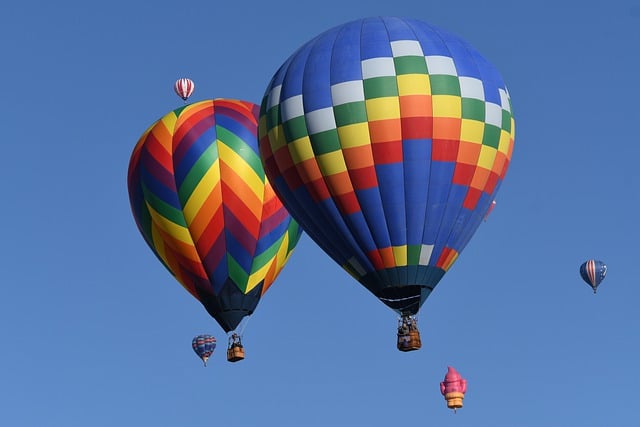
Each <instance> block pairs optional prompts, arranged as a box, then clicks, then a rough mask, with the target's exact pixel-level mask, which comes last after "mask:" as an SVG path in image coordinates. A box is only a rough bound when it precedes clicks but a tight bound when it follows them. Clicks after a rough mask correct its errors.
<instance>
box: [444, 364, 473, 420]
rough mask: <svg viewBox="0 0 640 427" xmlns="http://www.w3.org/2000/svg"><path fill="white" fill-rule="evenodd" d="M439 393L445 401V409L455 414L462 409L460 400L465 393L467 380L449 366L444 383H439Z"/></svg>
mask: <svg viewBox="0 0 640 427" xmlns="http://www.w3.org/2000/svg"><path fill="white" fill-rule="evenodd" d="M440 392H441V393H442V395H443V396H444V398H445V400H446V401H447V407H448V408H451V409H453V412H456V410H457V409H459V408H462V399H464V394H465V393H466V392H467V380H465V379H464V378H462V376H461V375H460V374H459V373H458V371H456V370H455V369H454V368H452V367H451V366H449V367H448V369H447V374H446V375H445V376H444V381H443V382H441V383H440Z"/></svg>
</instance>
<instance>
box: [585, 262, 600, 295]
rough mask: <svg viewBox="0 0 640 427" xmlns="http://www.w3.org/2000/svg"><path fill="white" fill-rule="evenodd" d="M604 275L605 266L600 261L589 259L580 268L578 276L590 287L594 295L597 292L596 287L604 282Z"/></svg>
mask: <svg viewBox="0 0 640 427" xmlns="http://www.w3.org/2000/svg"><path fill="white" fill-rule="evenodd" d="M606 274H607V266H606V265H605V263H604V262H602V261H598V260H595V259H590V260H589V261H586V262H584V263H583V264H582V265H581V266H580V276H582V280H584V281H585V282H587V284H588V285H589V286H591V288H592V289H593V293H594V294H595V293H596V292H597V290H598V286H599V285H600V283H601V282H602V281H603V280H604V276H606Z"/></svg>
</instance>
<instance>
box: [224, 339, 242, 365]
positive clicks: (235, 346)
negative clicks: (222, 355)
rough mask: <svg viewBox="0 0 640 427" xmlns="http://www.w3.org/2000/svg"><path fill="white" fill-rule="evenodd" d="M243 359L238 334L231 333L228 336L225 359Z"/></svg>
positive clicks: (233, 360) (232, 360)
mask: <svg viewBox="0 0 640 427" xmlns="http://www.w3.org/2000/svg"><path fill="white" fill-rule="evenodd" d="M242 359H244V347H243V346H242V341H241V339H240V335H238V334H236V333H233V334H231V336H230V337H229V347H228V348H227V360H228V361H229V362H237V361H239V360H242Z"/></svg>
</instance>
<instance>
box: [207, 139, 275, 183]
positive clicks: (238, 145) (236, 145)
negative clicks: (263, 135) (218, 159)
mask: <svg viewBox="0 0 640 427" xmlns="http://www.w3.org/2000/svg"><path fill="white" fill-rule="evenodd" d="M216 133H217V135H218V140H220V141H221V142H222V143H224V145H226V146H228V147H229V148H231V149H232V150H233V152H234V153H236V154H238V155H239V156H240V157H242V160H244V161H245V162H246V163H247V165H249V167H250V168H251V169H253V171H254V172H255V174H256V175H258V176H259V177H260V179H261V181H262V182H264V179H265V178H264V169H263V168H262V161H261V160H260V157H259V156H258V154H257V153H256V148H252V147H250V146H249V145H248V144H247V143H246V142H245V141H244V140H243V139H242V138H240V137H239V136H238V135H236V134H235V133H233V132H229V131H228V130H227V129H225V128H222V127H220V126H216Z"/></svg>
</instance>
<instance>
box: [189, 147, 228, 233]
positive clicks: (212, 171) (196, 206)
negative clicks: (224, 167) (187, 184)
mask: <svg viewBox="0 0 640 427" xmlns="http://www.w3.org/2000/svg"><path fill="white" fill-rule="evenodd" d="M219 182H220V160H219V159H216V161H215V162H213V164H212V165H211V166H210V167H209V169H207V172H206V173H205V174H204V175H203V176H202V178H201V179H200V182H198V185H196V187H195V188H194V189H193V192H192V193H191V196H189V199H188V200H187V203H185V205H184V208H183V209H182V212H183V213H184V218H185V221H186V222H187V224H191V223H192V222H193V220H194V218H195V217H196V215H198V212H200V209H201V208H202V205H203V204H204V202H205V201H206V200H207V198H208V197H209V196H210V194H211V190H213V189H214V188H215V186H216V185H218V183H219Z"/></svg>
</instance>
